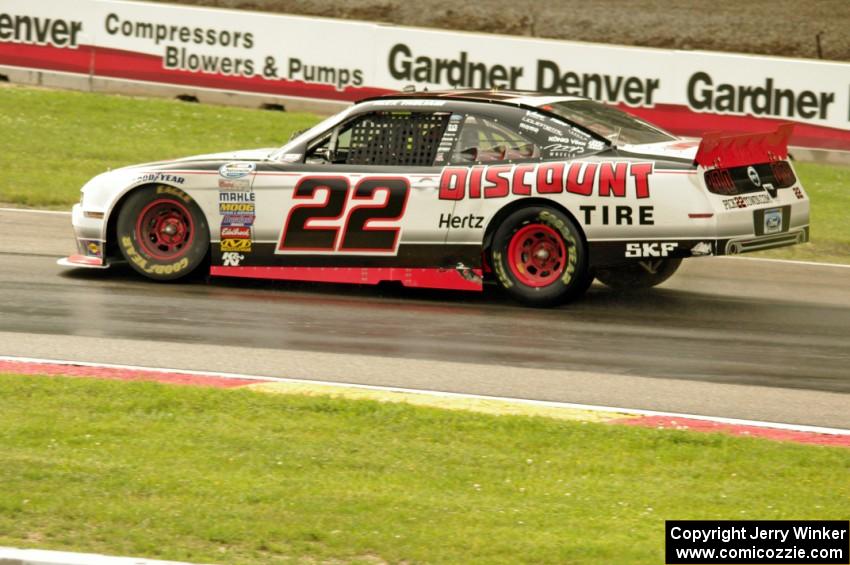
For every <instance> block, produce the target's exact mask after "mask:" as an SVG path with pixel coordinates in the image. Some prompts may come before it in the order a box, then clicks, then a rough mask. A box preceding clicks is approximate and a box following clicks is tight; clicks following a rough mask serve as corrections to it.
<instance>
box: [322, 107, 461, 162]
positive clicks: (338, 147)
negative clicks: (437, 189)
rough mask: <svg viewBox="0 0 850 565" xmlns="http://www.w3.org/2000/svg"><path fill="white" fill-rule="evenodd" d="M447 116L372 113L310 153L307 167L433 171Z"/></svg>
mask: <svg viewBox="0 0 850 565" xmlns="http://www.w3.org/2000/svg"><path fill="white" fill-rule="evenodd" d="M448 121H449V114H448V113H444V112H443V113H435V112H389V111H388V112H372V113H369V114H365V115H362V116H358V117H356V118H354V119H353V120H352V121H350V122H347V123H345V124H342V125H341V126H339V127H338V128H337V129H335V130H334V131H333V132H331V133H330V134H328V135H326V136H324V137H323V138H321V139H319V140H317V142H315V143H314V145H313V146H311V147H310V149H309V150H308V151H307V155H306V162H307V163H329V164H337V165H384V166H411V167H430V166H431V165H433V164H434V157H435V156H436V155H437V148H438V146H439V145H440V140H441V139H442V137H443V133H444V132H445V129H446V125H447V124H448Z"/></svg>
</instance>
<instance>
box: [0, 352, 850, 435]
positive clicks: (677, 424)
mask: <svg viewBox="0 0 850 565" xmlns="http://www.w3.org/2000/svg"><path fill="white" fill-rule="evenodd" d="M2 372H7V373H19V374H28V375H57V376H59V375H61V376H69V377H84V378H85V377H88V378H100V379H112V380H127V381H154V382H160V383H166V384H176V385H189V386H207V387H218V388H238V387H243V386H248V385H253V384H258V383H289V384H299V385H319V386H323V387H335V388H339V389H344V388H347V389H352V388H354V389H361V390H371V391H379V392H387V393H405V394H414V395H422V396H430V397H439V398H452V399H466V400H489V401H500V402H508V403H512V404H518V405H527V406H541V407H548V408H563V409H570V410H584V411H589V412H601V413H608V414H613V415H614V417H613V418H611V419H609V420H608V423H614V424H623V425H632V426H641V427H651V428H661V429H677V430H690V431H694V432H720V433H727V434H732V435H739V436H750V437H760V438H766V439H772V440H779V441H793V442H797V443H807V444H816V445H830V446H840V447H850V430H844V429H840V428H827V427H821V426H807V425H801V424H786V423H782V422H763V421H758V420H742V419H737V418H723V417H719V416H707V415H701V414H680V413H675V412H659V411H656V410H643V409H638V408H623V407H619V406H599V405H591V404H576V403H572V402H556V401H550V400H532V399H527V398H510V397H502V396H487V395H480V394H467V393H459V392H444V391H437V390H427V389H413V388H400V387H391V386H379V385H364V384H357V383H344V382H336V381H323V380H310V379H292V378H284V377H269V376H259V375H244V374H238V373H219V372H214V371H191V370H182V369H181V370H178V369H167V368H157V367H140V366H135V365H116V364H108V363H88V362H82V361H66V360H57V359H37V358H29V357H16V356H0V373H2Z"/></svg>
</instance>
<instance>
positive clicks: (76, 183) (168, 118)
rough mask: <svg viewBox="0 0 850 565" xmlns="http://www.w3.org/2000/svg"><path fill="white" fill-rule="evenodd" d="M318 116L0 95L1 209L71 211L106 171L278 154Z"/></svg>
mask: <svg viewBox="0 0 850 565" xmlns="http://www.w3.org/2000/svg"><path fill="white" fill-rule="evenodd" d="M318 119H319V118H318V117H317V116H314V115H312V114H295V113H288V112H273V111H268V110H251V109H245V108H231V107H223V106H212V105H202V104H192V103H186V102H179V101H177V100H165V99H157V98H133V97H128V96H115V95H106V94H92V93H84V92H68V91H58V90H45V89H36V88H26V87H4V88H0V131H3V132H4V134H5V135H2V136H0V155H3V163H4V171H3V175H2V176H0V202H6V203H11V204H15V205H21V206H36V207H48V208H69V207H70V206H71V204H73V203H74V202H77V201H78V200H79V199H80V187H82V186H83V184H84V183H85V182H86V181H88V180H89V179H90V178H91V177H93V176H95V175H97V174H100V173H102V172H104V171H106V170H108V169H114V168H117V167H123V166H126V165H132V164H134V163H145V162H149V161H158V160H162V159H172V158H177V157H186V156H189V155H197V154H200V153H214V152H221V151H230V150H236V149H254V148H260V147H279V146H281V145H283V144H284V143H285V142H286V140H288V139H289V136H290V135H291V133H292V132H293V131H295V130H299V129H303V128H306V127H309V126H311V125H313V124H314V123H316V122H317V121H318Z"/></svg>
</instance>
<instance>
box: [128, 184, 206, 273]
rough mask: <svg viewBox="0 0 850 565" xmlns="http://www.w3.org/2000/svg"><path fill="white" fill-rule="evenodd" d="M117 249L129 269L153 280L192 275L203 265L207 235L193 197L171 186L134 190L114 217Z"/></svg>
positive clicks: (202, 218)
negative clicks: (125, 260)
mask: <svg viewBox="0 0 850 565" xmlns="http://www.w3.org/2000/svg"><path fill="white" fill-rule="evenodd" d="M116 235H117V241H118V248H119V249H120V250H121V254H122V255H124V257H125V258H126V259H127V262H129V263H130V266H131V267H132V268H133V269H134V270H136V271H137V272H138V273H141V274H142V275H144V276H145V277H147V278H149V279H152V280H155V281H173V280H177V279H181V278H183V277H186V276H188V275H190V274H191V273H192V272H193V271H195V269H197V268H198V266H199V265H200V264H201V263H203V261H204V258H205V257H206V255H207V252H208V251H209V247H210V230H209V226H208V225H207V221H206V219H205V218H204V214H203V212H201V209H200V208H199V207H198V205H197V204H196V203H195V201H194V200H192V198H191V197H190V196H189V195H188V194H186V193H185V192H183V191H182V190H180V189H178V188H174V187H171V186H165V185H159V186H146V187H144V188H140V189H137V190H136V191H134V192H133V193H132V194H130V196H129V197H128V198H127V200H126V201H125V202H124V204H123V206H122V207H121V210H120V211H119V212H118V222H117V225H116Z"/></svg>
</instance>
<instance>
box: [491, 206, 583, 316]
mask: <svg viewBox="0 0 850 565" xmlns="http://www.w3.org/2000/svg"><path fill="white" fill-rule="evenodd" d="M491 262H492V265H493V271H494V273H495V275H496V278H497V280H498V281H499V284H500V285H501V286H502V288H503V289H504V290H505V291H506V292H507V293H508V294H510V295H511V296H512V297H513V298H515V299H516V300H518V301H520V302H522V303H523V304H527V305H529V306H538V307H542V306H552V305H555V304H560V303H563V302H566V301H568V300H573V299H575V298H577V297H579V296H581V295H582V294H584V292H585V291H586V290H587V287H588V286H590V282H592V280H593V277H592V276H590V275H589V274H588V270H587V251H586V245H585V243H584V238H583V237H582V234H581V231H579V229H578V228H577V227H576V225H575V223H574V222H573V221H572V220H571V219H570V218H569V217H567V216H566V215H565V214H563V213H562V212H560V211H558V210H556V209H554V208H549V207H547V206H530V207H528V208H522V209H520V210H517V211H516V212H513V213H512V214H510V215H509V216H508V217H507V218H505V220H504V221H503V222H502V223H501V224H500V225H499V226H498V227H497V228H496V232H495V233H494V235H493V246H492V248H491Z"/></svg>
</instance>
